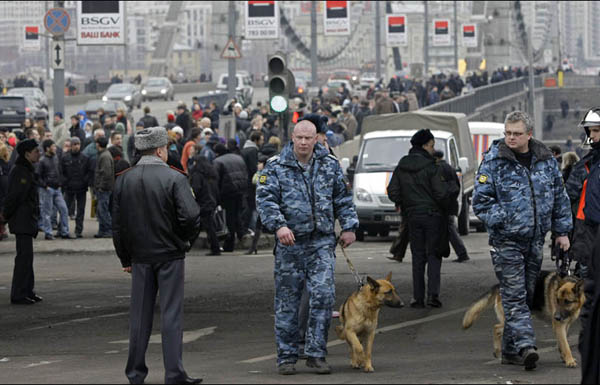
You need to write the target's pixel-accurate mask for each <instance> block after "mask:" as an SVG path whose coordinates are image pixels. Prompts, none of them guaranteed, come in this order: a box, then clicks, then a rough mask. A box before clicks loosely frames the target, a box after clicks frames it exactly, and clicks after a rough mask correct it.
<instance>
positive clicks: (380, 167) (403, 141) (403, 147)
mask: <svg viewBox="0 0 600 385" xmlns="http://www.w3.org/2000/svg"><path fill="white" fill-rule="evenodd" d="M435 143H436V148H439V149H445V148H446V141H445V140H442V139H436V142H435ZM411 147H412V145H411V144H410V137H409V136H402V137H399V136H397V137H385V138H373V139H367V140H366V141H365V144H364V147H363V152H362V157H361V159H360V161H359V163H358V167H357V170H356V172H382V171H394V169H395V168H396V166H397V165H398V162H399V161H400V159H402V157H403V156H406V155H408V151H409V150H410V149H411ZM444 152H446V151H444Z"/></svg>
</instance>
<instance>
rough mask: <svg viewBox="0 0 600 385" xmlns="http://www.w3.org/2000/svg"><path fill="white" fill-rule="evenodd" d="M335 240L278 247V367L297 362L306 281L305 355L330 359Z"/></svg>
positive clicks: (318, 239) (315, 239) (309, 240)
mask: <svg viewBox="0 0 600 385" xmlns="http://www.w3.org/2000/svg"><path fill="white" fill-rule="evenodd" d="M334 250H335V236H333V235H331V236H321V237H312V238H310V237H307V238H305V239H299V238H296V242H295V245H294V246H283V245H281V244H280V243H279V242H277V245H276V247H275V274H274V275H275V339H276V343H277V364H278V365H281V364H283V363H295V362H296V361H297V359H298V342H299V340H300V334H299V332H298V309H299V307H300V299H301V297H302V290H303V289H304V281H305V280H306V286H307V290H308V293H309V298H310V299H309V316H308V326H307V330H306V340H305V347H304V352H305V353H306V355H307V356H309V357H325V356H326V355H327V337H328V331H329V326H330V324H331V312H332V309H333V306H334V304H335V281H334V273H335V254H334Z"/></svg>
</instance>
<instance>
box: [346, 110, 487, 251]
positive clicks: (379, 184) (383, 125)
mask: <svg viewBox="0 0 600 385" xmlns="http://www.w3.org/2000/svg"><path fill="white" fill-rule="evenodd" d="M421 127H429V128H430V129H431V133H432V134H433V136H434V137H435V141H436V148H438V149H440V150H442V151H443V152H444V158H445V160H446V161H447V162H448V163H449V164H450V165H451V166H452V167H453V168H455V169H456V172H457V175H458V177H459V179H460V182H461V194H460V195H459V197H458V203H459V206H460V209H459V211H460V214H459V216H458V218H459V232H460V233H461V235H466V234H468V232H469V206H470V197H471V195H472V193H473V189H474V187H475V170H476V167H477V165H476V163H475V156H474V154H473V143H472V142H471V136H470V134H469V128H468V124H467V118H466V116H465V115H464V114H453V113H441V112H431V111H427V112H407V113H402V114H383V115H371V116H368V117H366V118H365V120H364V121H363V132H362V138H361V139H360V140H361V141H362V145H361V146H360V151H359V154H358V162H357V166H356V172H355V174H354V183H353V196H354V199H353V200H354V204H355V206H356V213H357V214H358V219H359V221H360V227H359V229H358V230H357V231H356V238H357V239H358V240H363V239H364V235H365V232H366V233H367V234H368V235H371V236H374V235H377V234H379V235H381V236H387V235H388V234H389V231H390V228H394V227H397V226H398V225H399V224H400V222H401V216H400V214H398V213H397V212H396V210H395V205H394V202H392V201H391V200H390V199H389V198H388V196H387V192H386V191H387V186H388V184H389V182H390V179H391V176H392V173H393V171H394V169H395V168H396V166H397V165H398V162H399V161H400V159H401V158H402V157H403V156H405V155H407V154H408V151H409V150H410V148H411V144H410V139H411V137H412V136H413V135H414V134H415V132H417V130H418V129H419V128H421ZM343 163H349V161H348V160H347V159H346V160H345V161H344V160H343Z"/></svg>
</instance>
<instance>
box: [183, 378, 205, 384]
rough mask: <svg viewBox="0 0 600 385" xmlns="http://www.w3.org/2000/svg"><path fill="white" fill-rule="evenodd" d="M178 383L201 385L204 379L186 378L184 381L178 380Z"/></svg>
mask: <svg viewBox="0 0 600 385" xmlns="http://www.w3.org/2000/svg"><path fill="white" fill-rule="evenodd" d="M177 383H178V384H201V383H202V378H192V377H185V378H184V379H181V380H177Z"/></svg>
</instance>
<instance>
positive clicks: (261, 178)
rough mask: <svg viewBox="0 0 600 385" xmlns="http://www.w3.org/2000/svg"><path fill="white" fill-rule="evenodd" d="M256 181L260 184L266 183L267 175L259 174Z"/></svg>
mask: <svg viewBox="0 0 600 385" xmlns="http://www.w3.org/2000/svg"><path fill="white" fill-rule="evenodd" d="M258 182H259V183H260V184H266V183H267V176H266V175H261V176H260V178H258Z"/></svg>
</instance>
